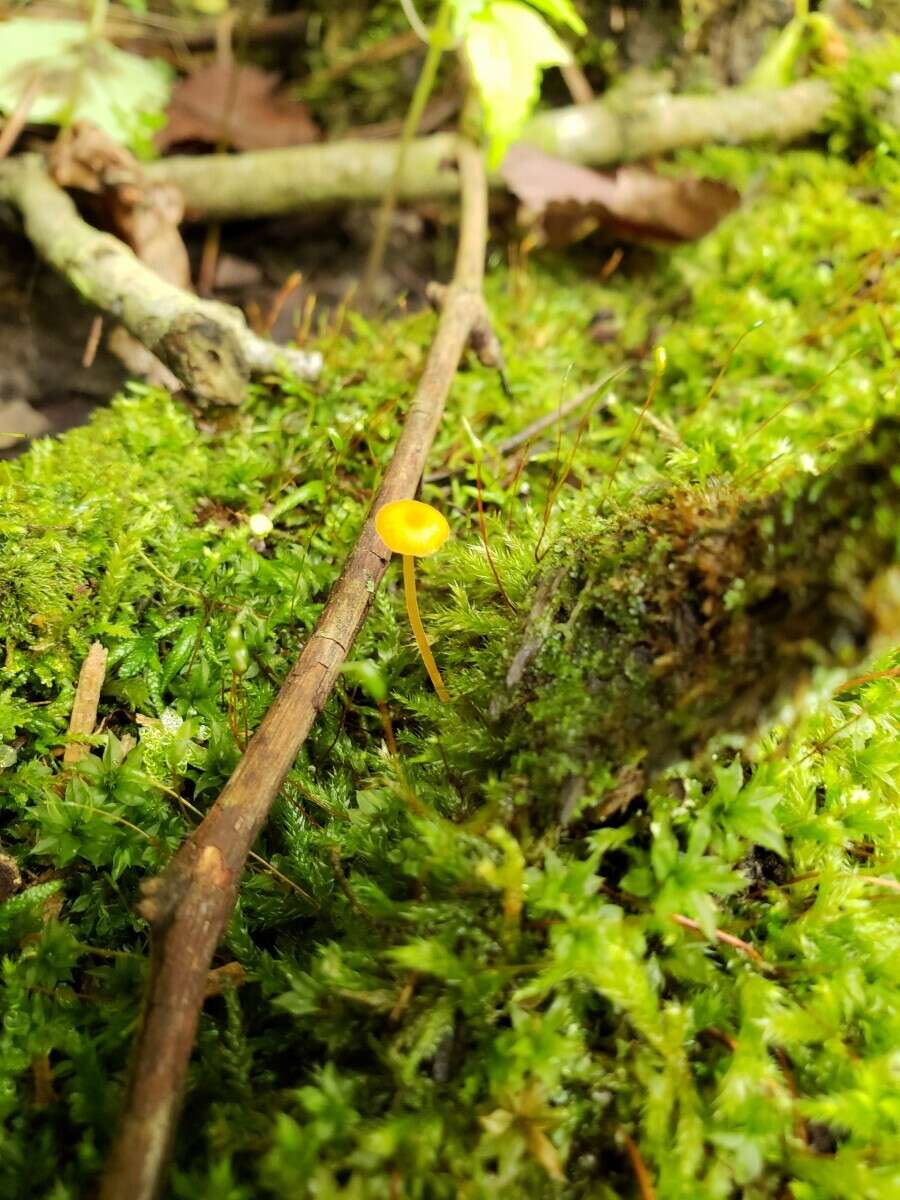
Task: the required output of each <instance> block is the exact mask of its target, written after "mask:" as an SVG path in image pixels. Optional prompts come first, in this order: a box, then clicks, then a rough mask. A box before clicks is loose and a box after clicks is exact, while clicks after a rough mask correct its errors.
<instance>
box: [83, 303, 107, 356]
mask: <svg viewBox="0 0 900 1200" xmlns="http://www.w3.org/2000/svg"><path fill="white" fill-rule="evenodd" d="M102 333H103V318H102V317H101V316H100V314H99V313H97V315H96V317H94V319H93V321H91V328H90V332H89V333H88V336H87V341H86V342H85V343H84V353H83V354H82V356H81V365H82V366H83V367H85V368H87V367H92V366H93V365H94V359H95V358H96V357H97V350H98V348H99V346H100V335H101V334H102Z"/></svg>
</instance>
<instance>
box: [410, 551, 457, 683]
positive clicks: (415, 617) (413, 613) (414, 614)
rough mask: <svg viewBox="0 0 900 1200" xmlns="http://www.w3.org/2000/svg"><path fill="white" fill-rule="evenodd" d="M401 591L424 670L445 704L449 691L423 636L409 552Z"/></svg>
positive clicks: (423, 630) (413, 564)
mask: <svg viewBox="0 0 900 1200" xmlns="http://www.w3.org/2000/svg"><path fill="white" fill-rule="evenodd" d="M403 592H404V595H405V596H406V611H407V612H408V613H409V623H410V625H412V628H413V633H414V634H415V635H416V645H417V646H418V647H419V653H420V654H421V655H422V662H423V663H424V664H425V670H426V671H427V672H428V677H429V679H430V680H431V682H432V683H433V684H434V690H435V691H436V692H437V694H438V697H439V699H440V700H442V701H443V702H444V704H446V703H447V702H448V701H449V699H450V693H449V692H448V691H447V688H446V687H445V685H444V681H443V679H442V678H441V673H440V671H439V670H438V666H437V663H436V662H435V661H434V655H433V654H432V653H431V647H430V646H429V645H428V638H427V637H426V636H425V626H424V625H423V624H422V618H421V617H420V616H419V601H418V599H417V598H416V563H415V559H414V558H413V556H412V555H411V554H404V555H403Z"/></svg>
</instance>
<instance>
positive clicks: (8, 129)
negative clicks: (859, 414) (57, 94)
mask: <svg viewBox="0 0 900 1200" xmlns="http://www.w3.org/2000/svg"><path fill="white" fill-rule="evenodd" d="M42 83H43V80H42V79H41V76H40V75H39V74H38V75H35V76H34V77H33V78H32V80H31V82H30V83H29V84H28V87H26V89H25V91H24V92H23V93H22V98H21V99H20V100H19V103H18V104H17V105H16V107H15V110H14V111H13V112H12V113H11V114H10V115H9V116H8V117H7V118H6V120H5V121H4V122H3V124H2V127H0V159H4V158H6V156H7V154H9V152H10V150H12V148H13V146H15V144H16V142H17V141H18V140H19V134H20V133H21V132H22V130H23V129H24V128H25V126H26V125H27V124H28V114H29V113H30V112H31V106H32V104H34V102H35V100H36V99H37V97H38V95H39V93H40V90H41V85H42Z"/></svg>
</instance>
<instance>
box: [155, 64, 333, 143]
mask: <svg viewBox="0 0 900 1200" xmlns="http://www.w3.org/2000/svg"><path fill="white" fill-rule="evenodd" d="M277 85H278V77H277V76H275V75H272V74H270V73H269V72H268V71H261V70H260V69H259V68H258V67H243V66H238V65H237V64H236V63H232V62H217V63H213V64H211V65H210V66H208V67H201V68H200V70H199V71H194V72H192V74H190V75H188V76H187V77H186V78H185V79H183V80H182V81H181V83H179V84H178V86H177V87H176V88H175V91H174V92H173V93H172V99H171V101H170V102H169V109H168V117H169V120H168V124H167V125H166V127H165V129H163V130H161V131H160V132H159V133H158V134H157V136H156V144H157V145H158V146H159V147H160V149H162V150H167V149H168V148H169V147H170V146H174V145H175V144H176V143H177V142H207V143H208V144H209V145H211V146H215V145H218V144H219V143H220V142H225V143H226V144H227V145H229V146H232V147H233V148H234V149H235V150H268V149H272V148H274V147H276V146H298V145H301V144H303V143H304V142H314V141H315V140H316V139H317V138H318V136H319V127H318V126H317V125H316V123H315V121H313V119H312V117H311V116H310V114H309V109H308V108H307V106H306V105H305V104H301V103H300V102H299V101H297V100H292V99H290V97H289V96H285V95H281V94H278V93H276V91H275V88H276V87H277Z"/></svg>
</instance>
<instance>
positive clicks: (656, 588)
mask: <svg viewBox="0 0 900 1200" xmlns="http://www.w3.org/2000/svg"><path fill="white" fill-rule="evenodd" d="M898 446H900V422H898V421H897V420H895V419H885V420H882V421H881V422H880V423H879V424H877V425H876V426H875V428H874V429H873V431H872V433H871V434H870V435H869V436H868V437H867V438H866V439H865V441H863V442H862V443H861V444H860V445H859V446H858V447H857V448H855V449H854V450H853V451H852V452H850V453H848V455H847V456H846V457H845V458H844V459H842V460H841V461H839V462H838V464H837V465H836V466H835V467H834V468H833V469H832V470H831V471H829V472H828V473H827V474H825V475H823V476H821V477H820V478H815V479H813V480H812V481H810V482H808V483H805V485H804V487H803V488H802V489H801V490H798V489H797V488H796V487H794V488H793V489H792V490H790V491H786V492H783V493H776V494H774V495H772V496H769V497H766V498H764V499H748V498H747V496H746V495H745V494H744V493H743V492H742V491H741V490H740V489H739V488H738V487H736V486H734V485H730V484H728V485H726V484H724V483H723V484H721V485H716V484H711V485H710V486H708V487H706V488H699V487H698V488H696V489H684V488H682V489H678V490H672V491H662V492H660V491H659V490H656V491H655V492H651V493H650V494H648V495H646V496H645V497H644V498H643V500H642V501H641V503H640V504H639V505H637V506H635V507H634V508H633V509H631V510H630V511H629V512H628V513H627V514H623V515H622V516H621V517H608V518H607V517H601V516H600V514H598V516H597V520H596V523H595V524H594V525H593V526H592V525H591V524H590V522H589V521H586V522H585V523H584V524H583V525H582V526H580V527H579V529H578V531H577V537H576V536H569V537H567V538H566V539H564V540H563V541H562V542H561V544H560V546H559V547H558V548H557V550H556V552H555V553H554V555H553V556H552V558H548V560H547V568H546V570H545V573H544V582H543V584H542V585H541V586H539V587H538V589H537V591H536V594H535V600H534V603H533V605H532V608H531V612H530V613H529V614H528V616H527V617H525V618H524V619H523V625H522V629H521V636H520V639H519V643H518V647H517V649H516V652H515V653H514V654H513V655H512V656H511V658H510V659H509V660H508V661H507V663H506V667H505V677H504V680H503V682H502V683H500V682H499V681H498V686H497V691H496V692H495V696H494V700H493V705H492V710H491V719H492V721H493V722H494V723H495V724H496V725H497V726H498V727H502V728H503V729H504V737H505V739H506V741H507V745H508V746H510V747H511V748H514V749H515V750H516V751H521V749H522V747H526V746H530V747H531V748H532V750H533V751H534V755H535V764H536V769H537V770H538V771H540V770H541V769H542V768H541V765H540V764H541V762H542V761H543V762H544V763H545V764H550V763H552V764H553V766H552V767H549V766H548V768H547V769H548V770H550V771H551V772H559V771H560V770H561V769H567V767H566V765H567V763H568V766H573V764H580V765H581V766H583V767H584V769H585V770H587V771H589V770H590V766H591V764H592V763H595V762H599V761H603V762H604V763H607V764H612V765H613V766H614V767H616V768H617V769H621V768H623V767H624V766H627V765H628V764H632V765H634V764H636V763H640V764H641V770H642V772H644V773H646V774H652V773H654V772H656V771H658V770H659V769H660V768H662V767H664V766H665V765H667V764H668V763H669V762H671V761H672V760H673V759H675V758H678V757H682V756H684V755H691V754H694V753H696V752H698V751H699V750H702V748H703V747H704V746H705V745H706V744H707V742H708V741H709V739H710V738H711V737H713V736H714V735H715V734H716V733H719V732H723V731H726V730H727V731H734V730H740V729H741V728H745V729H747V728H750V727H751V726H753V725H755V724H757V723H758V722H759V720H760V718H761V717H762V716H764V714H765V712H766V709H767V707H768V706H769V705H771V703H772V702H773V700H774V699H775V698H776V697H777V696H778V695H779V694H781V693H783V692H785V690H786V689H788V688H789V687H791V686H793V685H795V684H796V683H797V682H799V681H800V680H801V679H802V678H803V677H805V676H806V675H808V673H809V671H810V669H811V668H812V666H813V665H814V664H816V663H821V662H827V661H832V662H835V661H841V662H846V661H847V660H848V659H855V658H856V657H857V656H858V654H859V653H860V652H861V650H862V649H863V648H864V647H865V646H866V644H867V642H868V639H869V635H870V633H871V631H872V628H873V613H872V606H871V603H870V592H869V588H870V585H871V583H872V581H873V579H875V577H876V576H877V575H878V573H879V571H880V570H881V569H882V568H884V567H886V566H887V565H888V564H889V563H891V562H892V561H894V560H895V558H896V553H897V547H896V546H895V545H894V539H893V537H892V536H891V534H890V533H889V532H887V531H888V530H889V528H890V525H889V521H888V519H887V518H888V516H889V514H891V513H892V512H896V511H898V509H900V473H898V469H897V466H896V463H897V449H898ZM895 632H896V631H895ZM561 714H564V716H563V717H562V718H561ZM542 747H546V748H547V749H548V750H549V748H551V747H552V754H548V755H547V756H546V758H544V757H543V756H542V753H541V748H542ZM573 769H574V767H573ZM532 782H534V781H532ZM545 782H546V783H551V782H556V783H558V784H562V783H564V782H565V778H564V777H560V778H558V779H555V780H549V779H548V780H545ZM535 790H536V792H538V793H541V792H543V793H544V794H547V793H546V791H545V789H544V788H543V787H536V789H535Z"/></svg>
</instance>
